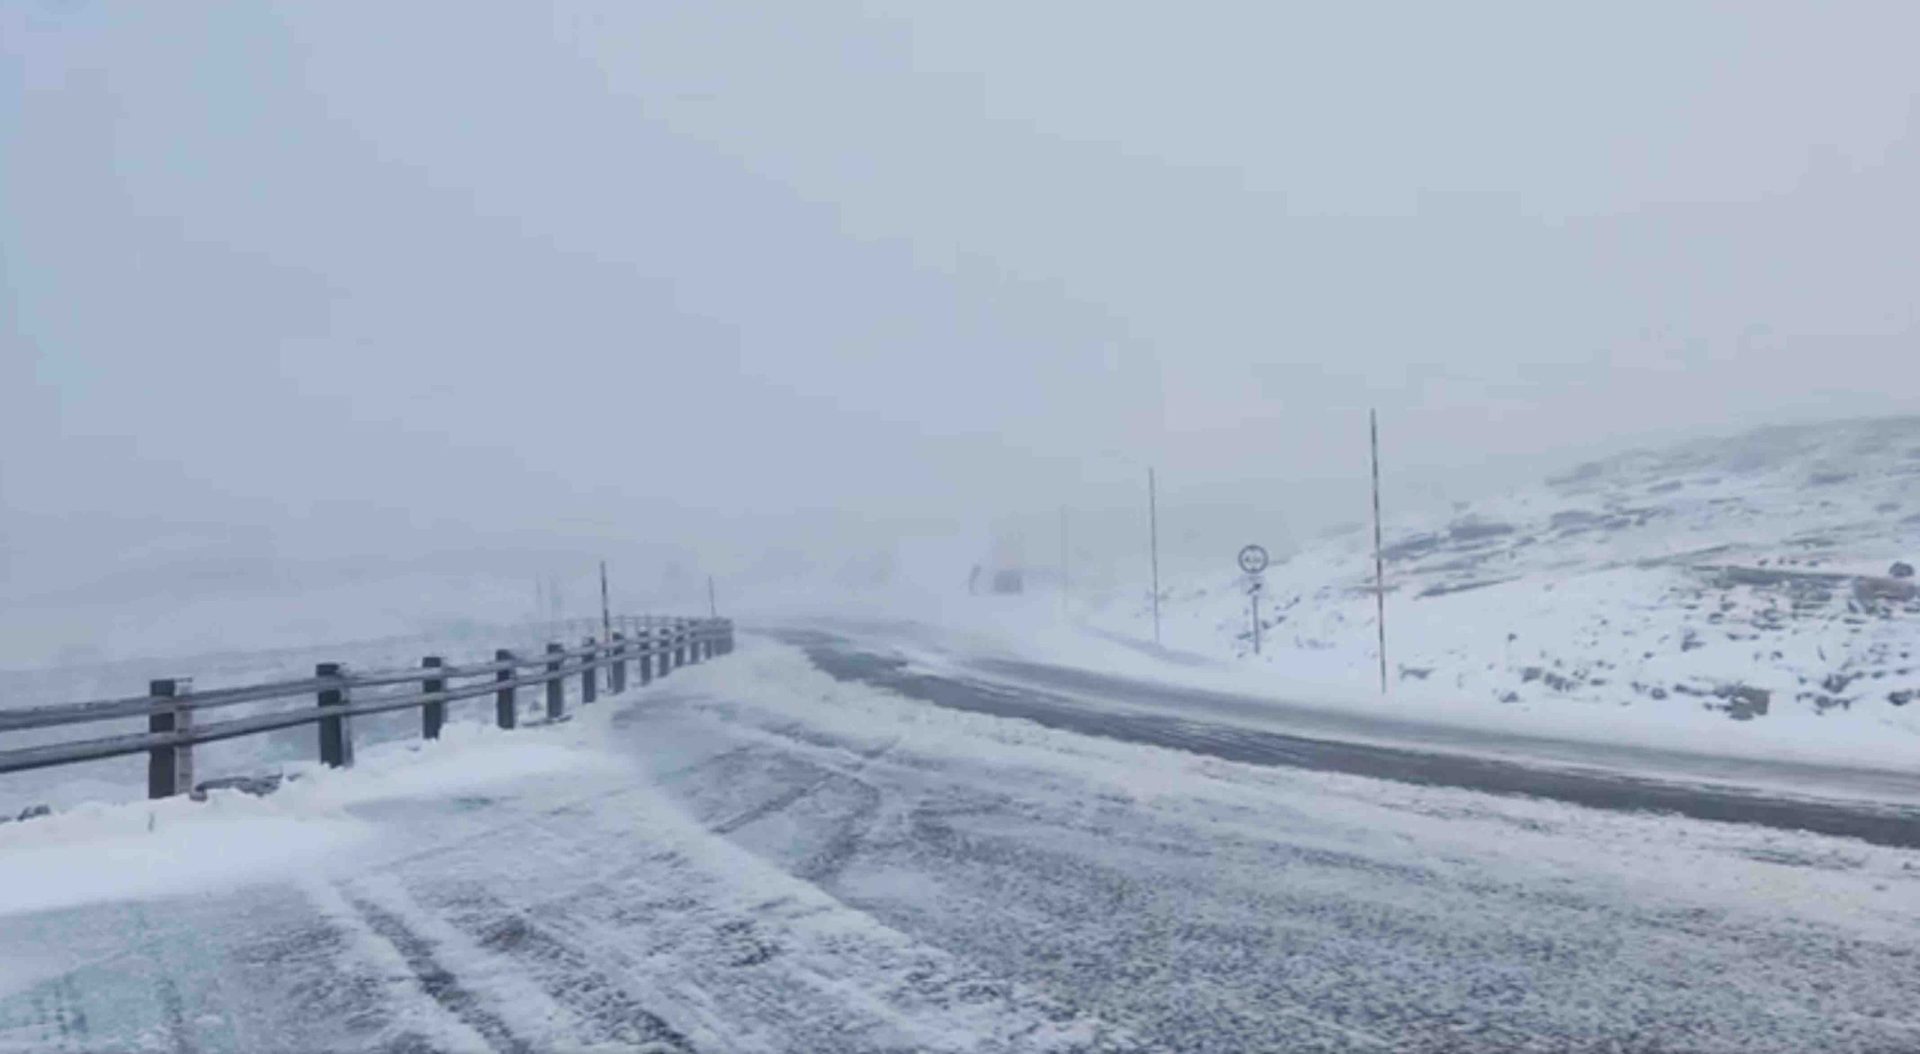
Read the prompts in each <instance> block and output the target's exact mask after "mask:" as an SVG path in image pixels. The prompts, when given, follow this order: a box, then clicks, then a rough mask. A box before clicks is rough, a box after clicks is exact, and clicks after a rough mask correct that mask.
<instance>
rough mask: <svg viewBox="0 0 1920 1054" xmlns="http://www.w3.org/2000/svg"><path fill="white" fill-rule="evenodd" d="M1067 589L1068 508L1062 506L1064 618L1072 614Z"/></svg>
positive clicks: (1061, 561)
mask: <svg viewBox="0 0 1920 1054" xmlns="http://www.w3.org/2000/svg"><path fill="white" fill-rule="evenodd" d="M1067 588H1068V578H1067V507H1066V506H1065V505H1062V506H1060V615H1061V617H1062V618H1066V617H1068V616H1069V612H1070V608H1069V606H1068V601H1067Z"/></svg>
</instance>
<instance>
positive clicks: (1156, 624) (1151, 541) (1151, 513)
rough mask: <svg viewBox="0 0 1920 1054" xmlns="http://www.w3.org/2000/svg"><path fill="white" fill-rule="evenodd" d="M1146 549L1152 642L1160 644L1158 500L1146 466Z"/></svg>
mask: <svg viewBox="0 0 1920 1054" xmlns="http://www.w3.org/2000/svg"><path fill="white" fill-rule="evenodd" d="M1147 548H1148V552H1149V553H1150V554H1151V559H1152V561H1153V642H1154V643H1155V644H1158V643H1160V500H1159V495H1158V488H1157V487H1156V485H1155V483H1154V478H1153V466H1151V465H1149V466H1147Z"/></svg>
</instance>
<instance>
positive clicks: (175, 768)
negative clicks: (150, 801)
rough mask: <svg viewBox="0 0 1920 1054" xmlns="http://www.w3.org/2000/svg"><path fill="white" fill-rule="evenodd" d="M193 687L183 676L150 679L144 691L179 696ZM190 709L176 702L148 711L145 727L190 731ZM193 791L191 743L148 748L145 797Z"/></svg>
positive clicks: (191, 717) (160, 730)
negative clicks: (161, 679)
mask: <svg viewBox="0 0 1920 1054" xmlns="http://www.w3.org/2000/svg"><path fill="white" fill-rule="evenodd" d="M192 691H193V681H192V680H191V679H188V678H185V677H175V678H169V679H167V680H163V681H152V682H149V683H148V685H147V694H148V695H151V696H155V697H158V698H161V699H178V698H180V697H181V696H185V695H188V694H190V693H191V692H192ZM192 730H193V711H191V710H189V709H187V708H186V707H184V706H181V705H179V704H175V705H173V706H172V707H169V708H167V709H164V710H155V711H153V712H152V713H150V714H148V715H147V731H149V732H154V733H163V732H191V731H192ZM192 791H193V744H192V743H178V744H174V745H170V746H164V747H154V748H152V749H151V750H148V751H147V797H149V798H171V797H173V796H174V795H176V794H190V793H192Z"/></svg>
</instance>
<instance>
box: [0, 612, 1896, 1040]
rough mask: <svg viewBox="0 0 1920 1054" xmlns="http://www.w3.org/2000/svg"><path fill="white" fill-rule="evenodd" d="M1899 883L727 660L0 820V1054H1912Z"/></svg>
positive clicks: (1653, 828)
mask: <svg viewBox="0 0 1920 1054" xmlns="http://www.w3.org/2000/svg"><path fill="white" fill-rule="evenodd" d="M1917 966H1920V854H1914V853H1911V852H1904V851H1899V850H1890V849H1881V848H1877V847H1872V846H1867V845H1864V844H1861V843H1855V842H1850V841H1845V840H1838V839H1829V838H1823V837H1818V836H1811V835H1798V834H1791V833H1784V832H1779V831H1770V830H1765V829H1759V828H1750V827H1741V826H1731V825H1718V824H1711V823H1699V822H1690V821H1682V820H1675V819H1672V818H1661V817H1652V816H1638V815H1625V814H1614V813H1596V812H1591V811H1587V810H1582V809H1579V808H1576V807H1572V806H1563V805H1558V804H1553V803H1546V802H1538V801H1529V800H1518V799H1506V798H1490V797H1487V796H1483V795H1477V794H1472V793H1468V792H1462V791H1451V790H1445V789H1434V788H1419V787H1411V786H1404V785H1398V784H1390V783H1382V782H1377V781H1372V780H1366V779H1361V778H1357V777H1346V776H1337V775H1327V774H1320V773H1311V772H1305V771H1298V770H1289V769H1260V768H1253V767H1249V766H1243V765H1237V764H1233V763H1228V762H1223V761H1218V760H1215V759H1208V758H1202V757H1196V756H1192V755H1187V754H1183V753H1179V752H1174V751H1167V750H1160V749H1156V748H1149V747H1136V746H1129V745H1125V744H1119V743H1113V742H1108V741H1103V740H1095V739H1088V738H1084V737H1079V736H1075V735H1072V734H1068V733H1063V732H1054V731H1049V730H1045V729H1041V728H1039V727H1037V726H1034V725H1031V724H1028V723H1025V722H1018V721H1007V720H1003V719H998V718H991V717H986V716H981V715H973V714H964V713H957V712H952V711H947V710H942V709H939V708H936V707H931V706H927V705H924V704H920V703H917V702H911V701H907V700H902V699H899V698H897V697H894V696H890V695H887V694H885V693H881V692H877V691H875V690H872V689H868V688H864V687H859V686H852V685H846V684H841V683H838V682H835V681H832V680H831V679H829V678H827V677H826V676H824V675H823V674H820V673H819V672H817V671H815V670H814V669H812V667H811V666H809V665H808V664H807V663H806V661H805V659H804V657H803V656H801V655H800V654H799V653H798V652H796V651H794V650H792V649H790V648H787V647H784V646H780V645H775V644H770V643H766V642H762V641H758V640H751V639H750V640H748V641H746V642H745V643H744V645H743V647H742V648H741V650H740V651H739V652H738V653H737V654H735V655H733V656H731V657H728V658H726V659H723V660H721V661H719V662H715V663H712V664H709V665H706V666H703V667H698V668H694V669H690V670H686V671H683V672H680V673H676V674H675V675H674V676H673V677H672V678H670V679H669V680H668V681H666V682H665V683H664V684H661V685H656V686H655V687H654V688H652V689H649V690H646V691H643V692H638V693H629V694H627V695H626V696H623V697H620V698H617V699H614V700H608V701H603V702H602V703H600V704H596V705H595V707H593V708H591V709H589V710H586V711H583V712H582V713H581V715H580V716H579V717H578V718H577V719H576V720H573V721H570V722H568V723H565V724H562V725H558V726H551V727H547V728H537V729H523V730H521V731H519V732H516V733H497V732H493V731H490V730H485V729H478V728H463V729H462V730H460V732H459V733H458V734H456V735H453V736H451V737H450V738H449V739H448V740H445V741H443V742H441V743H438V744H434V745H429V746H425V747H419V746H407V745H402V744H391V745H388V746H385V747H380V748H375V749H373V750H370V751H368V752H367V753H366V754H365V755H363V759H362V762H361V765H360V767H359V768H357V769H356V770H353V771H351V772H320V771H312V770H311V769H307V770H305V771H304V772H302V775H301V778H299V779H297V780H295V781H293V782H292V783H290V784H289V785H287V787H285V788H284V789H283V790H282V791H280V792H279V793H277V794H275V795H273V796H270V797H268V798H265V799H248V798H243V797H240V796H237V795H234V794H230V793H219V792H216V793H215V794H214V795H212V796H211V798H210V800H209V801H208V802H206V803H204V804H195V803H191V802H184V801H172V802H165V803H161V804H159V805H147V804H144V803H138V804H115V805H96V806H88V807H82V808H78V809H74V810H69V811H66V812H63V813H58V814H56V815H54V816H52V817H47V818H43V819H39V820H34V821H31V822H26V823H18V824H7V825H0V1050H5V1049H20V1050H27V1049H32V1050H42V1049H54V1050H60V1049H69V1050H93V1049H101V1048H135V1049H144V1048H149V1047H151V1048H164V1049H195V1050H237V1051H265V1050H293V1049H299V1050H314V1049H390V1050H418V1049H496V1050H509V1049H556V1048H565V1049H590V1048H600V1049H647V1046H646V1045H648V1044H651V1045H652V1046H651V1049H657V1050H685V1049H694V1050H705V1051H729V1052H731V1051H743V1052H744V1051H759V1050H792V1051H822V1050H833V1051H869V1050H873V1051H877V1050H929V1051H944V1050H1008V1051H1016V1050H1017V1051H1024V1050H1153V1051H1252V1050H1374V1049H1395V1050H1436V1051H1438V1050H1463V1049H1464V1050H1473V1049H1487V1050H1517V1049H1540V1050H1566V1049H1607V1050H1728V1051H1733V1050H1741V1051H1746V1050H1782V1051H1787V1050H1792V1051H1800V1050H1809V1049H1820V1050H1861V1051H1868V1050H1876V1051H1877V1050H1885V1051H1894V1050H1912V1049H1917V1048H1920V1007H1917V1006H1916V1005H1915V1003H1914V1002H1913V1000H1912V998H1911V995H1912V991H1911V982H1912V978H1913V977H1914V976H1915V969H1916V967H1917Z"/></svg>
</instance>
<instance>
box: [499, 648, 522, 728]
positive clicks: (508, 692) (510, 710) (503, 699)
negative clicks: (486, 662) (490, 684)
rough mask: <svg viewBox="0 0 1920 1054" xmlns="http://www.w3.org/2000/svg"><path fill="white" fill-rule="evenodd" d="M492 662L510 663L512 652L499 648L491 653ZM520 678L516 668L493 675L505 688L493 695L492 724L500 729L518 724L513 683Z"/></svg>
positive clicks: (518, 711)
mask: <svg viewBox="0 0 1920 1054" xmlns="http://www.w3.org/2000/svg"><path fill="white" fill-rule="evenodd" d="M493 661H494V662H512V661H513V652H511V651H509V650H507V649H506V648H501V649H500V650H499V651H496V652H494V653H493ZM519 676H520V670H519V668H518V667H514V666H509V667H507V668H506V669H504V670H501V671H499V672H497V673H495V674H494V675H493V679H494V680H495V681H500V682H504V683H505V684H506V685H507V687H505V688H501V689H499V690H497V691H495V692H494V693H493V722H494V724H496V725H499V726H500V727H501V728H512V727H513V726H514V725H516V724H519V722H520V708H519V707H518V706H516V705H514V699H513V692H514V689H513V682H514V680H515V679H516V678H518V677H519Z"/></svg>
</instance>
